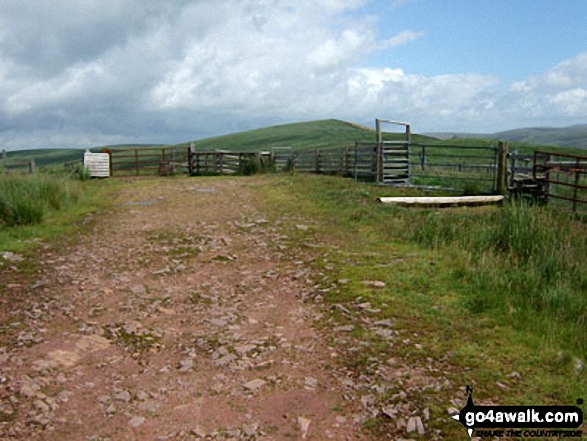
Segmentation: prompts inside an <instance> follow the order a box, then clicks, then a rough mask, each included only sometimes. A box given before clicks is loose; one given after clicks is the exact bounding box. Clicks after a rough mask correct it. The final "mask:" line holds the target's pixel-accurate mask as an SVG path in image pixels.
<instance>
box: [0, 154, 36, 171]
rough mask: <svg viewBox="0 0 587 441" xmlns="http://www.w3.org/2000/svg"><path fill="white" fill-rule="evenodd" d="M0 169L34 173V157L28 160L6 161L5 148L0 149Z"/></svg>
mask: <svg viewBox="0 0 587 441" xmlns="http://www.w3.org/2000/svg"><path fill="white" fill-rule="evenodd" d="M2 170H3V172H4V173H6V174H7V173H12V172H17V173H31V174H32V173H35V170H36V165H35V160H34V158H33V159H31V160H30V161H8V155H7V153H6V150H2Z"/></svg>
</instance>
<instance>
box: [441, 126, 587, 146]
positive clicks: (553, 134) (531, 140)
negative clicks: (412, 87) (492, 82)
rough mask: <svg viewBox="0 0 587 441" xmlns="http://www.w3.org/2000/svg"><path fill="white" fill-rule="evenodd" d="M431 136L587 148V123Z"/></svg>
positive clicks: (446, 133)
mask: <svg viewBox="0 0 587 441" xmlns="http://www.w3.org/2000/svg"><path fill="white" fill-rule="evenodd" d="M429 135H430V136H433V137H436V138H439V139H443V140H446V141H448V140H449V139H462V138H482V139H492V140H501V141H513V142H520V143H524V144H527V145H533V146H556V147H569V148H574V149H583V150H584V149H587V124H581V125H575V126H568V127H535V128H524V129H515V130H506V131H503V132H497V133H487V134H480V133H452V132H439V133H430V134H429Z"/></svg>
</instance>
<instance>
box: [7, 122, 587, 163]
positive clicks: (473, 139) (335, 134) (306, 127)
mask: <svg viewBox="0 0 587 441" xmlns="http://www.w3.org/2000/svg"><path fill="white" fill-rule="evenodd" d="M563 132H564V134H565V135H564V136H563ZM435 135H437V136H439V138H441V139H436V138H434V137H432V136H424V135H417V134H415V135H413V136H412V140H413V141H414V142H421V143H425V144H443V145H447V146H454V147H459V146H463V145H494V144H495V143H496V140H497V139H501V140H506V141H510V151H511V150H515V149H518V150H519V151H520V152H521V153H527V152H531V151H533V150H537V149H542V150H545V149H547V150H554V151H561V150H563V151H565V152H568V153H576V154H585V150H581V149H580V148H569V147H573V146H575V145H581V146H583V147H585V148H587V125H585V126H573V127H567V128H564V129H519V130H512V131H508V132H500V133H496V134H492V135H467V134H464V133H461V134H456V133H454V134H450V135H451V136H450V137H449V138H450V139H447V138H446V136H443V135H448V134H446V133H445V134H441V133H438V134H435ZM583 136H584V138H583ZM383 138H384V139H385V140H403V139H404V134H403V133H401V132H399V131H398V132H395V133H384V136H383ZM547 139H548V140H551V143H550V145H549V146H548V147H545V146H544V145H542V143H541V142H538V141H542V142H546V140H547ZM583 139H585V142H584V143H582V142H583V141H582V140H583ZM355 141H365V142H374V141H375V130H374V129H370V128H368V127H365V126H362V125H359V124H353V123H349V122H345V121H340V120H335V119H328V120H320V121H308V122H300V123H293V124H283V125H277V126H270V127H264V128H260V129H255V130H249V131H245V132H240V133H233V134H229V135H223V136H216V137H212V138H206V139H201V140H197V141H195V145H196V149H197V150H199V151H215V150H229V151H241V152H242V151H267V150H271V148H272V147H291V148H292V149H294V150H300V149H316V148H321V149H322V148H329V147H352V146H354V143H355ZM189 144H190V142H189V141H188V142H184V143H181V144H177V145H175V146H174V147H181V148H186V147H187V146H188V145H189ZM556 145H562V146H565V147H553V146H556ZM153 146H154V145H144V144H140V145H137V144H132V145H130V144H129V145H114V146H105V147H107V148H109V149H123V148H147V147H153ZM157 147H163V146H162V145H157ZM103 148H104V147H94V148H92V149H91V150H92V151H93V152H100V151H102V149H103ZM83 153H84V149H38V150H22V151H13V152H8V154H7V156H8V163H9V164H11V163H16V162H18V163H25V162H28V161H29V160H31V159H33V158H34V159H35V163H36V165H37V167H52V166H60V165H62V164H64V163H66V162H70V161H81V160H82V158H83Z"/></svg>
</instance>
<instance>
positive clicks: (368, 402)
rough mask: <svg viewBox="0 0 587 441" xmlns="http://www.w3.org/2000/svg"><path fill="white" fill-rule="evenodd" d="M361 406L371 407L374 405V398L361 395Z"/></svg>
mask: <svg viewBox="0 0 587 441" xmlns="http://www.w3.org/2000/svg"><path fill="white" fill-rule="evenodd" d="M361 404H363V407H373V406H374V405H375V397H374V396H373V395H363V396H362V397H361Z"/></svg>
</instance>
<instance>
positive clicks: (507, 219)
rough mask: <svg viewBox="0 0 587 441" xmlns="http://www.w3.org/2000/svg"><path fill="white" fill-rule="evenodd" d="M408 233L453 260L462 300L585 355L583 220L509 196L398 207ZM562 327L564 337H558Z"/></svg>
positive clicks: (586, 249) (586, 248)
mask: <svg viewBox="0 0 587 441" xmlns="http://www.w3.org/2000/svg"><path fill="white" fill-rule="evenodd" d="M405 215H406V220H408V223H407V225H406V226H407V227H408V237H409V238H410V240H412V241H415V242H417V243H419V244H422V245H425V246H427V247H432V248H436V249H438V250H439V251H441V252H443V251H444V250H447V251H448V252H450V253H451V254H452V255H453V257H454V258H455V259H459V260H460V265H458V270H457V271H455V274H458V277H460V278H461V279H464V281H465V282H466V286H467V287H468V291H469V292H468V293H467V296H466V299H465V305H466V306H467V307H468V308H469V309H470V310H471V311H472V312H489V313H493V314H495V315H496V316H498V317H501V318H503V319H505V320H507V321H509V322H511V323H513V324H517V325H518V326H520V327H530V328H532V330H534V331H537V332H539V333H544V334H545V336H546V337H548V338H549V339H553V340H554V339H558V338H564V339H566V340H567V341H568V342H569V343H571V345H572V346H574V347H575V348H576V349H578V350H580V351H581V352H582V353H583V355H587V339H585V338H584V336H585V332H586V331H587V271H586V269H587V268H586V264H587V225H585V223H584V222H581V221H579V220H576V219H573V218H572V217H570V216H569V215H568V214H567V213H560V212H556V211H553V210H547V209H543V208H540V207H536V206H530V205H528V204H523V203H522V204H519V203H516V204H514V203H511V204H506V205H505V206H504V207H503V208H502V209H499V210H496V211H493V212H490V213H482V214H480V213H479V212H470V213H467V212H465V211H459V212H455V213H450V212H447V213H446V214H443V213H440V214H439V213H438V212H422V211H420V212H411V213H405ZM563 334H564V337H563Z"/></svg>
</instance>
